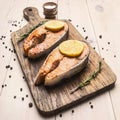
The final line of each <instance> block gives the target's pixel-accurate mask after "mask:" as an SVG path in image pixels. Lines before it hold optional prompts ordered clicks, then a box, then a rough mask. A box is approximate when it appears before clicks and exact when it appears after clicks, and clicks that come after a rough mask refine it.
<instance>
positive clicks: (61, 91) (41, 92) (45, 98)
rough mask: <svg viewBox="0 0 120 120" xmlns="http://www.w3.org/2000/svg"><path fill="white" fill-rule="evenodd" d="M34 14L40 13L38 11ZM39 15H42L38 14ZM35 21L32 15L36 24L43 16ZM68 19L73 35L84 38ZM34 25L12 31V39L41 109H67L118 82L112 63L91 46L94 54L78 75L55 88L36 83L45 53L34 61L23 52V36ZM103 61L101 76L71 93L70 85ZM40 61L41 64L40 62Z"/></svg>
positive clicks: (46, 110)
mask: <svg viewBox="0 0 120 120" xmlns="http://www.w3.org/2000/svg"><path fill="white" fill-rule="evenodd" d="M34 17H36V15H35V14H34ZM36 18H38V16H37V17H36ZM33 21H34V20H33V19H32V24H33V23H35V24H37V22H40V18H39V19H38V20H37V21H36V20H35V21H34V22H33ZM66 22H67V24H68V26H69V39H78V40H83V39H84V38H83V37H82V36H81V35H80V34H79V32H78V31H77V30H76V29H75V28H74V27H73V26H72V24H71V23H70V22H68V21H66ZM30 27H31V26H30V24H28V25H26V26H25V27H24V28H23V29H21V30H18V31H16V32H14V33H13V34H12V42H13V44H14V47H15V49H16V51H17V55H18V58H19V60H20V63H21V66H22V69H23V72H24V73H25V76H26V78H27V82H28V85H29V88H30V90H31V93H32V96H33V98H34V101H35V103H36V105H37V107H38V109H39V110H40V112H41V113H43V114H49V115H50V114H55V113H54V112H57V111H58V110H61V109H64V108H66V107H69V106H70V105H73V104H75V103H77V102H80V101H82V100H84V99H86V98H88V97H90V96H93V95H96V94H97V93H98V92H100V91H101V90H106V89H108V88H111V87H112V86H113V85H114V83H115V80H116V77H115V75H114V73H113V72H112V70H111V69H110V68H109V66H108V65H107V64H106V63H105V62H104V61H103V60H102V58H101V57H99V55H98V54H97V53H96V52H95V50H94V49H92V47H90V49H91V54H90V58H89V63H88V65H87V68H86V69H85V70H84V72H83V73H82V74H81V73H80V74H77V75H76V76H74V77H72V78H71V80H70V81H69V82H67V83H66V84H62V85H61V86H57V87H55V88H54V89H46V88H45V87H44V86H43V85H41V86H39V87H36V86H35V85H34V77H35V75H36V73H35V71H36V69H38V68H39V67H40V65H41V64H42V63H43V61H44V59H45V57H42V58H40V59H38V60H35V61H31V60H29V59H27V58H25V57H24V56H23V48H22V43H23V41H21V42H19V39H20V36H21V35H22V34H23V33H25V32H27V30H28V29H30ZM99 61H102V64H103V66H102V72H101V74H99V75H98V77H97V78H96V79H95V80H93V81H92V82H91V84H90V85H88V86H86V87H84V88H83V89H82V90H79V91H77V92H76V93H75V94H73V95H71V94H70V89H72V88H74V87H75V86H76V85H77V84H78V82H80V80H84V79H85V78H86V77H87V76H88V75H89V74H90V73H92V72H93V71H94V70H95V69H96V66H97V65H98V62H99ZM38 62H39V63H40V64H38ZM36 65H37V66H38V65H39V67H37V68H36V67H35V66H36ZM31 73H32V74H31ZM41 97H42V99H41ZM57 98H59V99H57Z"/></svg>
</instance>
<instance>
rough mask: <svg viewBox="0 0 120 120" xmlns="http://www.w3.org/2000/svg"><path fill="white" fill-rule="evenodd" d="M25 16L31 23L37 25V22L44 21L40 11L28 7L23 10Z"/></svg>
mask: <svg viewBox="0 0 120 120" xmlns="http://www.w3.org/2000/svg"><path fill="white" fill-rule="evenodd" d="M23 15H24V18H25V19H26V20H27V21H28V22H30V23H35V22H39V21H43V20H44V19H43V18H41V17H40V16H39V12H38V9H37V8H35V7H26V8H25V9H24V10H23Z"/></svg>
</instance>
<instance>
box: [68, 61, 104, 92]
mask: <svg viewBox="0 0 120 120" xmlns="http://www.w3.org/2000/svg"><path fill="white" fill-rule="evenodd" d="M101 66H102V62H101V61H100V62H99V66H98V68H97V69H96V71H94V72H93V73H92V74H91V75H90V76H89V77H88V78H87V79H85V80H84V81H83V82H80V84H79V85H78V86H77V87H75V88H73V89H72V90H71V92H70V94H73V93H74V92H75V91H77V90H78V89H80V88H82V87H84V86H86V85H88V84H90V81H91V80H92V79H94V78H95V77H96V76H97V75H98V73H100V71H101Z"/></svg>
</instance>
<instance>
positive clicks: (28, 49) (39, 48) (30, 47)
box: [23, 22, 68, 59]
mask: <svg viewBox="0 0 120 120" xmlns="http://www.w3.org/2000/svg"><path fill="white" fill-rule="evenodd" d="M64 23H65V24H64V28H63V29H61V30H60V31H58V32H52V31H50V30H47V29H46V28H45V26H44V25H42V26H40V27H38V28H36V29H35V30H33V31H32V33H30V34H29V36H28V37H27V38H26V39H25V40H24V43H23V49H24V53H25V56H28V57H29V58H33V59H34V58H38V57H40V56H41V55H43V54H46V53H48V52H50V51H51V50H52V49H53V48H55V47H56V46H57V45H58V44H59V43H60V42H62V41H63V40H65V39H67V36H68V25H67V23H66V22H64Z"/></svg>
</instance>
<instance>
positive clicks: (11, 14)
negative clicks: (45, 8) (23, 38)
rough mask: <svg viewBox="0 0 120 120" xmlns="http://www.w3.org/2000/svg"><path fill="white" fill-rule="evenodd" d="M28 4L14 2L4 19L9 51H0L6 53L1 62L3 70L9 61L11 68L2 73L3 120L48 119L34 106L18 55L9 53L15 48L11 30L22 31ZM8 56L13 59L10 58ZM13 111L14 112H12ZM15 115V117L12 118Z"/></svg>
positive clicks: (0, 103) (1, 102) (51, 119)
mask: <svg viewBox="0 0 120 120" xmlns="http://www.w3.org/2000/svg"><path fill="white" fill-rule="evenodd" d="M44 2H45V1H44ZM21 3H22V4H21ZM28 3H29V1H28V0H27V1H25V0H24V1H18V0H17V1H14V2H13V3H12V2H11V5H10V6H13V7H12V8H11V9H10V11H8V10H6V14H7V15H6V16H5V18H4V19H3V23H5V26H4V25H3V26H4V30H3V29H2V30H3V31H2V32H3V33H5V35H6V34H7V35H6V36H7V39H6V40H7V41H6V42H7V46H8V49H7V50H6V51H5V50H4V49H5V48H3V49H2V51H0V52H1V53H2V54H1V55H3V54H4V53H6V54H5V58H2V59H0V61H1V65H2V66H4V67H3V68H5V66H6V65H7V61H9V65H10V68H8V70H7V71H6V74H4V69H2V70H1V71H0V73H1V76H3V77H5V78H4V81H3V80H1V81H0V82H1V85H4V88H3V89H2V92H1V97H0V106H2V107H1V108H0V113H1V114H2V115H1V114H0V115H1V119H2V120H6V119H8V118H9V119H13V120H15V119H18V120H19V119H23V120H26V119H27V120H33V119H36V120H40V119H42V120H44V119H46V120H47V118H43V117H42V116H40V114H39V112H38V111H37V109H36V107H35V105H34V102H33V99H32V97H31V94H30V92H29V89H28V86H27V84H26V82H25V79H24V78H23V77H24V76H23V73H22V71H21V69H20V65H19V63H18V60H17V58H16V55H15V54H14V53H12V52H11V53H12V54H10V52H8V51H9V48H11V49H12V48H13V45H12V43H11V40H10V39H11V38H10V30H12V31H15V30H17V29H20V27H22V26H23V25H24V24H25V23H26V20H24V19H23V9H24V8H25V7H26V5H27V4H28ZM34 3H35V4H37V5H38V3H39V5H40V6H39V7H41V8H42V4H41V2H40V1H39V0H38V1H36V2H34ZM5 4H6V3H5ZM18 13H19V14H18ZM15 21H17V22H15ZM1 22H2V21H1ZM19 22H20V23H19ZM13 23H14V24H17V27H16V26H12V24H13ZM1 44H2V42H1ZM0 49H1V47H0ZM8 55H9V56H11V57H9V56H8ZM7 56H8V57H7ZM9 58H10V60H9ZM3 60H4V61H3ZM2 61H3V62H2ZM3 63H4V64H3ZM5 69H6V68H5ZM10 76H11V77H10ZM0 88H1V87H0ZM21 88H22V92H21V91H20V89H21ZM26 95H28V97H26ZM14 96H16V98H14ZM22 99H24V100H22ZM30 102H31V103H32V104H33V107H31V108H30V107H29V103H30ZM3 105H4V108H3ZM19 108H20V109H19ZM11 109H12V111H10V110H11ZM6 112H8V116H6ZM20 113H21V114H20ZM13 114H14V115H15V116H11V115H13ZM20 115H23V117H20ZM48 119H49V120H53V119H55V118H54V116H53V117H51V118H48Z"/></svg>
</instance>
